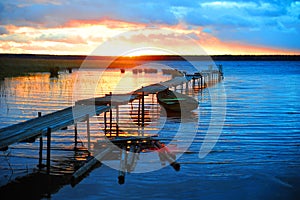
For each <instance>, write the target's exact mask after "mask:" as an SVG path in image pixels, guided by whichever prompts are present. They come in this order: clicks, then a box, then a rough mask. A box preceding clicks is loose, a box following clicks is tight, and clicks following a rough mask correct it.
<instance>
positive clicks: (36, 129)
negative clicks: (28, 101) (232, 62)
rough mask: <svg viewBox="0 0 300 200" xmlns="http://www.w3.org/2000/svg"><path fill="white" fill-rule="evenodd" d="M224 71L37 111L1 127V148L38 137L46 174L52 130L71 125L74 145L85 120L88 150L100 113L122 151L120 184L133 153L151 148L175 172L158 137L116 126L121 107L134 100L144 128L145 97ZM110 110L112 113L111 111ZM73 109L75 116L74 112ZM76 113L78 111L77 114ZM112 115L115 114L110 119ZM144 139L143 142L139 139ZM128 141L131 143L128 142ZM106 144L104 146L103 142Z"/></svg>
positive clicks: (204, 82)
mask: <svg viewBox="0 0 300 200" xmlns="http://www.w3.org/2000/svg"><path fill="white" fill-rule="evenodd" d="M222 78H223V74H222V73H221V71H220V70H207V71H203V72H200V73H195V74H186V75H184V76H176V77H173V78H172V79H171V80H168V81H165V82H160V83H156V84H151V85H148V86H144V87H142V88H140V89H137V90H135V91H132V92H129V93H126V94H112V93H110V94H106V95H105V96H103V97H97V98H91V99H83V100H79V101H77V102H75V105H74V106H72V107H68V108H65V109H62V110H59V111H56V112H53V113H50V114H47V115H42V113H38V117H37V118H34V119H31V120H28V121H24V122H22V123H19V124H15V125H11V126H8V127H5V128H2V129H0V150H1V151H5V150H7V149H8V147H9V146H10V145H12V144H15V143H18V142H34V141H35V140H36V139H39V144H40V146H39V152H38V155H39V159H38V163H37V166H38V168H39V169H40V170H42V169H43V168H46V170H45V171H44V172H45V173H46V174H48V175H50V174H51V162H50V159H51V133H53V132H55V131H58V130H60V129H64V128H66V127H68V126H70V125H74V143H75V147H76V145H77V143H78V133H77V123H79V122H85V123H86V124H87V130H86V131H87V140H88V141H87V142H88V147H87V149H88V150H89V149H90V143H91V141H90V128H89V127H90V125H89V123H90V118H91V117H93V116H95V115H96V116H99V115H100V114H102V115H103V124H104V134H105V136H106V138H108V139H109V140H110V141H111V142H112V143H113V144H115V145H116V146H118V147H119V148H120V149H122V151H121V152H120V156H119V158H120V169H122V170H120V172H119V176H118V179H119V183H120V184H123V183H124V181H125V178H124V177H125V172H126V171H127V172H130V171H133V170H134V165H135V162H136V158H135V154H134V153H140V152H142V151H143V150H145V149H147V148H149V147H151V148H154V149H156V150H158V153H159V157H160V158H163V159H164V160H166V161H168V162H169V164H170V165H171V166H172V167H173V168H174V169H175V170H176V171H178V170H179V169H180V165H179V163H177V162H176V161H175V160H176V156H175V155H174V154H172V152H169V150H167V149H166V148H165V147H164V144H162V143H160V142H159V141H158V139H157V138H154V137H151V136H147V135H144V130H143V131H142V132H141V134H138V135H130V134H124V132H126V131H127V130H122V129H120V128H119V116H120V112H122V110H120V106H121V105H127V104H130V103H132V102H134V101H137V102H138V103H137V105H138V106H137V110H136V112H135V113H134V114H135V118H136V121H137V125H138V127H141V128H144V127H145V123H146V122H147V118H146V109H145V97H146V96H149V95H156V94H157V93H158V92H161V91H164V90H166V89H173V90H174V91H180V92H183V91H188V90H189V88H190V87H192V88H194V89H195V88H197V89H198V90H202V89H204V88H206V87H208V86H209V85H210V84H213V83H217V82H219V81H221V79H222ZM113 109H114V110H115V113H113ZM74 111H75V112H76V115H74ZM78 113H79V114H78ZM113 116H115V117H114V118H113ZM44 139H46V140H47V143H46V144H47V147H46V163H43V160H44V159H43V157H45V156H44V155H43V149H44V147H43V144H44V143H43V140H44ZM141 141H144V142H141ZM128 142H130V145H128ZM104 146H105V145H104ZM111 151H112V149H110V148H107V149H104V150H103V151H101V152H97V154H95V155H91V156H92V159H89V161H88V162H86V163H85V164H84V165H83V166H82V167H81V168H79V169H78V170H77V171H76V172H75V173H74V174H73V176H72V180H73V182H74V183H75V182H77V180H78V179H80V178H81V177H82V176H83V175H84V174H86V173H87V172H88V171H89V170H90V169H91V168H92V166H93V165H95V164H97V161H100V160H102V159H104V158H105V156H106V155H107V154H109V153H110V152H111Z"/></svg>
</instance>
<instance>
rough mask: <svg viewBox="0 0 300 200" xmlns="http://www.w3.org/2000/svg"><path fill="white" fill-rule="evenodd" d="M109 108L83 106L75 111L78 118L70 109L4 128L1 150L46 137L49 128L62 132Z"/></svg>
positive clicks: (1, 133) (0, 131)
mask: <svg viewBox="0 0 300 200" xmlns="http://www.w3.org/2000/svg"><path fill="white" fill-rule="evenodd" d="M108 108H109V106H96V107H94V109H91V108H88V107H86V106H82V107H81V108H78V109H77V110H76V109H75V112H76V113H79V114H78V115H77V116H76V115H73V109H74V107H68V108H66V109H63V110H59V111H57V112H53V113H50V114H47V115H44V116H42V117H38V118H34V119H31V120H28V121H25V122H21V123H19V124H16V125H12V126H9V127H5V128H2V129H0V148H3V147H7V146H9V145H11V144H13V143H17V142H20V141H22V140H25V139H28V138H31V137H37V136H39V135H45V134H46V133H47V128H48V127H50V128H51V130H52V131H57V130H60V129H61V128H63V127H66V126H69V125H72V124H73V123H74V122H75V121H76V122H77V121H84V120H85V119H86V115H87V114H89V115H93V114H95V113H94V112H96V114H100V113H102V112H104V111H106V110H107V109H108ZM74 117H75V118H74ZM74 120H75V121H74Z"/></svg>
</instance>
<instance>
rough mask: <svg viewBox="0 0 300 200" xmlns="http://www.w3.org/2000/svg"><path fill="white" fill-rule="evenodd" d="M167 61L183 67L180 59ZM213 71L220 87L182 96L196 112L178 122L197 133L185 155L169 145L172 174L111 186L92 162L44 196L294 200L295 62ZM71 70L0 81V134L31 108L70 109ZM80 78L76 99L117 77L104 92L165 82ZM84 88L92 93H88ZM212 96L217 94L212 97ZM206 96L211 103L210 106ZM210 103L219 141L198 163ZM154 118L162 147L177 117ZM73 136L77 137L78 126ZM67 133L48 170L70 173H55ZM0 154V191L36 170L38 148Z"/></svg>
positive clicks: (299, 126) (299, 116)
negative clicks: (219, 74) (220, 76)
mask: <svg viewBox="0 0 300 200" xmlns="http://www.w3.org/2000/svg"><path fill="white" fill-rule="evenodd" d="M171 64H172V65H173V66H179V69H184V70H186V69H185V68H184V67H185V66H184V65H183V64H182V63H180V62H172V63H171ZM216 64H222V65H223V71H224V75H225V78H224V80H223V81H222V82H221V83H219V84H216V85H214V86H212V88H210V89H204V90H203V91H202V92H195V91H191V92H189V94H190V95H191V96H193V97H194V98H195V99H197V100H198V101H199V104H200V106H199V108H198V109H197V110H195V111H193V112H192V113H191V117H190V119H191V120H187V121H186V122H183V123H186V124H189V123H195V120H196V123H197V125H198V126H197V132H196V135H195V137H194V138H193V142H192V144H191V145H190V146H189V148H188V150H187V151H186V152H181V150H182V148H181V146H182V145H183V146H184V144H185V142H186V141H185V140H184V137H181V138H178V140H177V141H176V142H175V143H176V144H175V147H174V151H175V152H176V153H177V154H182V155H181V156H180V158H179V159H178V162H179V163H180V164H181V170H180V171H179V172H176V171H175V170H174V169H173V168H172V167H170V166H166V167H163V168H161V169H159V170H155V171H151V170H150V172H147V173H130V174H126V177H125V179H126V180H125V184H124V185H119V184H118V182H117V176H118V171H116V170H115V169H112V168H110V167H108V166H106V165H102V166H101V167H99V168H96V169H95V170H93V171H92V172H91V173H90V174H89V176H87V177H86V178H85V179H83V180H82V181H81V182H80V183H79V184H77V185H76V186H75V187H72V186H70V185H66V186H64V187H62V188H61V189H60V190H59V191H58V192H57V193H54V194H51V199H108V198H109V199H141V198H142V199H156V198H159V199H299V198H300V175H299V171H300V104H299V102H300V90H299V87H300V62H267V61H259V62H255V61H251V62H246V61H240V62H230V61H219V62H217V63H216ZM79 73H80V72H78V71H77V72H74V73H72V74H67V73H62V74H60V76H59V78H58V79H49V74H47V73H46V74H40V73H39V74H33V75H31V76H26V77H16V78H7V79H5V80H4V81H2V82H1V83H0V95H1V96H0V105H1V113H0V128H2V127H5V126H8V125H11V124H15V123H17V122H21V121H24V120H27V119H30V118H33V117H36V115H37V112H38V111H41V112H42V113H43V114H47V113H51V112H53V111H56V110H59V109H62V108H65V107H68V106H70V105H72V104H73V101H74V93H73V92H74V83H75V80H76V77H78V74H79ZM84 73H85V75H86V76H85V79H84V81H83V82H81V83H80V84H81V87H82V88H86V89H84V90H80V91H78V90H75V91H77V92H78V94H76V98H86V97H91V94H92V95H96V96H97V95H103V94H106V93H108V92H110V91H111V90H113V88H114V86H115V85H117V83H119V81H120V80H121V79H122V80H123V81H124V82H122V81H121V84H119V86H118V88H117V90H115V91H114V92H123V91H125V89H126V90H129V91H130V90H133V89H137V88H139V87H140V86H141V85H147V84H149V83H156V82H159V81H163V80H167V79H168V78H170V77H168V76H164V75H162V74H161V73H158V74H143V75H141V74H140V75H136V74H132V72H131V70H127V71H126V72H125V74H121V73H120V71H119V70H109V71H108V72H106V74H105V75H103V77H104V78H103V79H102V80H101V84H97V83H98V78H97V77H96V76H95V73H93V72H92V71H88V70H87V71H85V72H84ZM125 83H126V84H125ZM91 84H92V85H94V84H96V85H97V86H96V89H92V90H91V91H89V89H90V85H91ZM75 89H76V88H75ZM219 92H224V94H223V95H221V96H218V94H214V93H219ZM225 97H226V98H225ZM213 98H217V100H218V101H219V102H221V104H214V103H213V102H214V101H215V99H213ZM220 105H221V106H224V105H226V108H225V109H224V108H223V110H222V113H221V114H226V115H225V119H224V121H222V124H219V125H223V129H222V130H221V132H220V133H221V134H220V137H219V138H218V140H217V143H216V144H215V146H214V147H213V149H212V151H210V153H209V154H208V155H206V156H205V157H204V158H199V150H200V148H201V145H202V144H203V141H204V139H205V136H206V133H207V131H208V130H209V127H210V125H211V123H212V121H211V120H212V119H211V118H212V116H216V115H215V114H214V112H216V113H217V114H220V113H218V111H220V109H221V108H220ZM155 109H156V107H155ZM225 111H226V113H225ZM164 120H165V125H164V128H163V129H162V130H160V131H159V132H158V138H161V139H162V140H163V141H165V142H169V141H171V140H172V139H173V137H174V132H176V130H178V124H179V122H180V120H179V119H178V117H174V116H173V117H170V118H167V119H164ZM92 122H94V123H93V126H92V132H93V134H97V133H98V132H99V126H100V125H99V124H97V120H96V119H94V121H93V120H92ZM157 126H158V125H157V124H155V125H153V127H151V125H150V126H149V128H148V129H149V132H150V133H157V132H156V129H157ZM79 129H80V130H81V131H82V132H84V131H85V125H84V124H82V125H80V126H79ZM192 129H193V127H191V130H192ZM73 132H74V130H73V127H69V128H68V130H62V131H58V132H57V133H55V134H54V136H53V146H54V150H53V160H52V163H53V165H55V166H56V167H57V168H56V170H55V172H57V173H58V174H59V173H66V174H68V173H72V170H73V169H72V168H70V169H69V168H67V167H65V168H64V166H65V165H63V164H62V163H64V161H66V160H67V159H72V158H73V157H74V151H72V148H73V145H74V144H73V137H74V136H73ZM210 142H211V143H213V141H210ZM0 153H1V156H0V159H1V160H0V163H1V165H0V175H1V177H0V178H1V184H2V185H3V184H5V183H7V182H9V181H10V180H11V179H12V178H13V177H17V176H21V175H24V174H28V173H30V172H31V171H34V169H35V168H36V164H37V163H38V142H35V143H20V144H16V145H12V146H11V147H10V148H9V150H8V151H5V152H0ZM8 154H9V155H8ZM44 155H45V154H44ZM151 159H153V160H150V161H153V162H154V161H155V158H151ZM150 161H149V162H150ZM12 168H13V170H12ZM12 172H13V173H12Z"/></svg>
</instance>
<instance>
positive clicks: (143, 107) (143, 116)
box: [142, 92, 145, 127]
mask: <svg viewBox="0 0 300 200" xmlns="http://www.w3.org/2000/svg"><path fill="white" fill-rule="evenodd" d="M142 95H143V96H142V127H144V126H145V93H144V92H143V93H142Z"/></svg>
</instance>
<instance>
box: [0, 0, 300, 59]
mask: <svg viewBox="0 0 300 200" xmlns="http://www.w3.org/2000/svg"><path fill="white" fill-rule="evenodd" d="M149 28H150V29H156V30H160V31H153V33H152V34H151V33H149V32H147V33H146V32H143V31H141V30H144V29H149ZM128 32H130V33H136V34H127V33H128ZM299 36H300V1H296V0H250V1H242V0H230V1H227V0H220V1H218V0H201V1H200V0H190V1H184V0H161V1H158V0H14V1H11V0H1V1H0V53H33V54H65V55H89V54H91V53H92V52H94V51H95V49H97V47H99V46H101V45H102V46H103V44H105V45H104V46H105V48H106V49H107V51H106V50H105V51H102V52H101V53H102V54H107V55H113V54H116V52H118V53H119V52H122V46H126V48H124V51H125V49H126V50H132V49H136V48H141V47H145V48H147V47H148V48H149V47H158V48H160V49H165V50H166V51H165V52H167V51H168V50H170V51H172V52H177V50H180V53H183V54H186V55H195V54H199V52H198V51H197V50H195V48H194V47H195V46H198V47H200V48H202V49H203V51H204V52H206V53H207V54H210V55H223V54H233V55H243V54H250V55H257V54H292V55H294V54H298V55H300V37H299ZM191 41H192V42H191ZM118 42H119V43H118ZM191 43H193V44H191ZM115 49H121V50H120V51H115ZM145 52H147V54H151V52H152V53H153V54H155V52H154V51H152V50H148V51H144V53H145ZM138 54H143V53H141V51H139V52H138V53H137V55H138Z"/></svg>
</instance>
